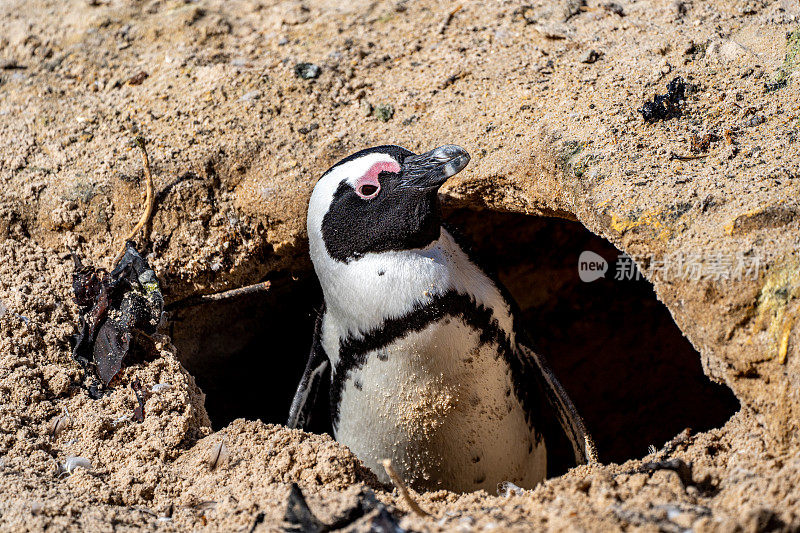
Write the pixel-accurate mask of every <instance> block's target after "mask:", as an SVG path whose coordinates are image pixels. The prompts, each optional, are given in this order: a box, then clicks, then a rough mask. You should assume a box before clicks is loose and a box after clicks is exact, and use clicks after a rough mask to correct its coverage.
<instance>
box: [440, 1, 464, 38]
mask: <svg viewBox="0 0 800 533" xmlns="http://www.w3.org/2000/svg"><path fill="white" fill-rule="evenodd" d="M463 7H464V6H463V5H459V6H456V8H455V9H452V10H450V12H449V13H448V14H447V16H446V17H445V18H444V20H443V21H442V25H441V26H440V27H439V34H440V35H444V32H445V30H446V29H447V27H448V26H449V25H450V23H451V22H453V17H454V16H455V14H456V13H458V12H459V11H461V9H462V8H463Z"/></svg>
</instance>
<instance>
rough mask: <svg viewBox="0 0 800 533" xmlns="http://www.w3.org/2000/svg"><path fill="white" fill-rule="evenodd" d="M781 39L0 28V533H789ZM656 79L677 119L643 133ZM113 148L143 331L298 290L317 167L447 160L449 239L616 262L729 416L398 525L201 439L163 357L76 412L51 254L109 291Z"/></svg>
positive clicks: (32, 24) (191, 16) (394, 29)
mask: <svg viewBox="0 0 800 533" xmlns="http://www.w3.org/2000/svg"><path fill="white" fill-rule="evenodd" d="M799 17H800V5H798V3H797V2H796V1H795V0H780V1H774V2H769V1H761V0H728V1H722V0H709V1H702V2H701V1H699V0H694V1H680V0H679V1H662V0H653V1H644V0H638V1H634V0H619V1H615V2H605V1H602V0H601V1H596V0H587V1H586V2H585V3H582V2H580V1H579V0H566V1H563V0H559V1H556V2H544V1H534V2H531V3H527V2H505V1H498V2H488V3H487V2H472V1H463V2H459V3H453V4H447V3H435V2H430V1H428V0H421V1H418V2H413V1H403V0H400V1H392V2H363V1H360V0H353V1H351V2H347V3H340V2H333V1H324V2H323V1H321V2H266V1H264V2H262V1H256V0H242V1H235V2H230V1H229V2H225V1H222V0H218V1H212V0H208V1H206V0H200V1H197V2H184V1H162V0H145V1H121V0H120V1H117V0H108V1H105V0H93V1H86V0H72V1H62V2H52V1H42V0H31V1H9V2H4V3H3V4H2V5H0V96H1V97H0V180H2V192H0V258H2V261H0V315H1V316H0V330H1V333H0V528H2V529H4V530H41V529H44V528H45V527H56V528H58V529H71V530H78V529H89V528H93V529H98V530H104V531H105V530H112V529H134V528H136V529H139V528H148V529H153V530H155V529H158V530H186V529H208V530H213V531H218V530H238V529H242V530H250V529H252V528H255V529H256V530H264V529H269V530H275V529H280V528H281V527H282V526H281V524H282V522H281V520H282V518H283V517H284V512H285V507H286V500H287V494H288V493H289V484H290V483H292V482H296V483H298V484H299V486H300V487H301V488H302V490H303V491H304V493H305V494H306V495H307V497H308V503H309V505H310V507H311V509H312V510H313V512H314V513H315V514H317V516H318V517H319V518H320V519H321V520H323V521H325V522H328V523H331V522H333V521H335V520H336V518H337V517H339V516H341V514H342V513H343V512H344V511H345V510H347V509H349V508H351V507H352V506H353V505H354V504H355V502H356V500H357V499H358V494H359V492H360V491H362V490H366V489H369V490H372V491H374V492H375V493H376V495H377V497H378V498H379V499H380V500H381V501H382V502H384V503H385V504H386V505H388V506H389V509H390V511H391V512H393V513H394V514H395V515H396V516H397V517H399V519H400V525H401V526H402V527H403V528H406V529H414V530H428V531H435V530H453V529H463V530H473V529H475V530H482V529H498V528H499V529H502V530H530V529H531V528H537V529H553V530H563V529H567V528H568V529H585V530H595V529H603V530H606V529H608V530H631V529H641V530H647V531H656V530H658V531H678V530H686V529H693V530H697V531H730V530H742V531H761V530H774V529H786V530H790V529H796V528H800V493H799V492H798V491H797V489H796V487H797V485H798V483H800V455H799V454H798V451H800V436H799V435H798V432H797V427H798V423H800V394H799V393H798V391H800V379H799V378H798V376H799V375H800V326H799V325H798V324H797V322H798V321H797V317H798V314H800V170H798V168H799V167H800V165H798V162H800V142H798V141H799V140H800V99H798V97H797V95H798V91H800V74H798V72H800V68H798V67H799V66H800V33H799V32H800V29H799V28H800V22H798V18H799ZM302 63H311V64H312V65H315V66H316V67H318V69H316V68H311V67H308V66H306V67H303V66H300V68H298V66H299V65H300V64H302ZM678 76H680V77H681V78H683V80H685V81H686V82H687V84H688V85H687V90H686V94H685V99H684V102H683V103H682V104H681V105H680V110H681V112H680V116H673V117H671V118H669V119H668V120H657V121H655V122H652V123H648V122H645V121H644V119H643V117H642V115H641V113H640V112H639V109H640V108H641V107H642V106H643V104H644V103H645V101H647V100H650V99H652V98H653V96H654V95H655V94H664V93H665V92H666V85H667V83H668V82H670V81H671V80H673V79H674V78H676V77H678ZM137 135H142V136H144V137H145V138H146V139H147V140H148V143H149V144H148V146H149V151H150V157H151V160H152V161H153V172H154V175H155V178H156V184H155V185H156V208H155V213H154V216H153V219H152V222H151V223H150V224H148V225H147V226H146V228H145V232H144V234H145V235H144V236H141V235H140V237H139V244H140V247H141V248H142V249H143V250H144V252H145V253H146V254H148V258H149V260H150V262H151V265H152V266H153V267H154V269H155V271H156V272H157V273H158V275H159V276H160V277H161V279H162V282H163V287H164V291H165V295H166V297H167V301H168V302H176V301H180V300H182V299H184V298H186V297H190V296H193V295H198V294H206V293H214V292H218V291H221V290H226V289H231V288H234V287H239V286H242V285H247V284H250V283H255V282H258V281H262V280H264V279H277V278H278V277H283V278H286V279H292V278H294V277H303V276H305V277H308V275H309V269H310V265H309V262H308V259H307V257H306V241H305V236H304V217H305V207H306V201H307V198H308V195H309V194H310V191H311V188H312V187H313V184H314V182H315V180H316V179H317V178H318V177H319V176H320V175H321V173H322V172H324V170H325V169H326V168H327V167H328V165H329V164H331V163H333V162H335V161H336V160H337V159H339V158H341V157H343V156H344V155H347V154H348V153H350V152H353V151H355V150H358V149H361V148H363V147H366V146H370V145H374V144H381V143H393V144H401V145H404V146H406V147H408V148H409V149H412V150H416V151H423V150H428V149H430V148H432V147H435V146H438V145H440V144H445V143H457V144H460V145H462V146H464V147H465V148H466V149H467V150H468V151H469V152H470V153H471V154H472V157H473V159H472V162H471V163H470V165H469V167H468V168H467V169H466V170H465V171H464V172H463V173H461V174H459V175H458V176H457V177H456V178H455V179H453V180H452V181H451V182H449V183H448V184H447V185H446V186H445V187H444V188H443V190H442V193H443V201H444V202H445V204H446V206H447V208H448V209H449V210H451V211H455V210H458V209H468V210H470V211H472V212H481V211H483V212H489V211H492V212H495V211H497V212H512V213H521V214H525V215H530V216H532V217H538V216H547V217H558V218H562V219H567V220H571V221H575V223H580V224H582V226H583V227H585V228H587V229H588V230H589V231H591V232H592V233H594V234H596V235H598V236H600V237H602V238H604V239H606V240H607V241H608V242H610V243H611V244H613V245H614V246H615V247H616V248H617V249H618V250H621V251H623V252H625V253H627V254H630V255H631V256H633V257H634V258H635V259H636V262H637V265H638V268H639V270H640V271H641V272H642V273H643V274H644V276H645V277H646V278H647V279H648V280H649V281H650V282H651V283H652V285H653V287H654V290H655V293H656V295H657V297H658V299H659V300H660V301H661V302H663V305H665V306H666V308H667V309H668V310H669V313H670V314H671V317H672V318H673V319H674V322H675V323H676V324H677V326H678V327H679V328H680V330H681V331H682V332H683V334H684V335H685V336H686V337H687V338H688V340H689V341H690V342H691V344H692V345H693V347H694V349H696V351H697V352H698V353H699V358H700V361H701V363H702V368H703V371H704V372H705V374H706V375H707V376H708V378H709V379H711V380H713V381H714V382H716V383H719V384H721V385H724V386H725V387H728V388H729V389H730V390H731V391H733V393H734V394H735V396H736V398H737V399H738V402H739V404H740V405H741V409H740V410H739V412H738V413H737V414H735V415H734V416H733V417H732V418H730V419H729V420H728V421H727V422H726V423H724V424H723V425H721V427H718V428H716V429H710V430H708V431H704V432H699V433H697V432H695V433H692V434H691V435H689V436H687V435H685V434H681V435H679V436H678V438H676V439H674V440H673V441H671V444H668V445H667V446H666V447H664V448H661V446H662V445H663V444H664V443H663V442H652V443H651V444H653V445H654V446H655V448H654V449H652V450H650V452H649V453H648V452H647V451H646V450H641V452H640V453H639V454H638V455H636V456H630V455H626V457H627V458H628V459H629V460H627V461H624V462H623V461H620V464H615V463H604V464H601V465H593V466H585V467H580V468H577V469H574V470H572V471H570V472H568V473H567V474H565V475H564V476H561V477H557V478H553V479H550V480H548V481H547V482H545V483H543V484H541V485H540V486H538V487H536V488H535V489H534V490H531V491H521V492H519V493H513V494H511V493H509V491H501V493H500V494H486V493H474V494H453V493H450V492H447V491H437V492H431V493H424V494H418V495H417V499H418V501H419V503H420V505H422V507H423V508H424V509H426V510H427V511H428V512H429V513H430V516H427V517H422V516H417V515H415V514H414V513H412V512H410V510H409V508H408V506H407V504H406V502H405V501H403V500H402V499H400V498H399V496H398V494H397V492H396V491H393V490H392V489H391V487H381V486H379V485H377V483H376V482H375V480H374V478H373V477H372V475H371V474H370V473H369V472H368V471H366V470H365V469H364V468H363V466H361V465H360V463H359V462H358V460H357V459H355V458H354V457H353V456H352V454H350V452H349V451H348V450H347V449H345V448H344V447H342V446H340V445H338V444H337V443H335V442H333V441H332V440H331V439H330V438H329V437H328V436H325V435H314V434H308V433H302V432H298V431H290V430H287V429H286V428H283V427H281V426H279V425H274V424H266V423H263V422H260V421H257V420H254V419H253V418H252V417H250V419H248V420H244V419H238V420H235V421H233V422H231V423H229V424H227V425H225V426H224V427H222V428H221V429H219V430H218V431H214V429H212V423H214V420H213V419H210V418H209V416H208V414H207V413H208V411H207V409H206V405H205V402H206V401H207V398H206V397H205V395H204V393H203V392H202V391H201V390H200V388H199V387H198V386H197V383H196V381H195V378H194V377H193V375H192V374H191V373H190V372H189V371H187V370H186V368H189V367H191V366H192V361H191V360H190V359H189V358H187V357H186V356H182V354H181V350H180V349H179V348H176V347H175V346H173V344H172V339H171V338H170V337H169V336H167V333H169V329H168V328H166V329H165V331H164V332H163V333H164V335H162V336H159V337H158V338H157V339H156V340H157V343H158V349H159V353H160V357H158V358H156V359H155V360H153V361H150V362H143V363H139V364H136V365H132V366H130V367H128V368H126V369H125V370H124V372H123V375H122V376H121V379H120V383H119V384H118V385H117V386H116V387H115V388H114V390H113V391H112V392H111V393H110V394H108V395H106V396H104V397H103V398H101V399H99V400H91V399H90V398H89V397H88V394H87V391H86V386H87V385H88V383H90V381H91V380H90V378H89V377H87V376H85V375H84V374H83V372H82V371H81V369H80V367H79V366H78V365H77V364H76V363H74V362H73V361H72V360H71V358H70V348H69V343H68V337H69V335H70V334H72V333H74V332H75V330H76V320H77V308H76V306H75V304H74V303H73V302H72V299H71V292H70V287H69V283H70V273H71V268H72V264H71V261H70V259H69V255H68V254H67V253H66V250H67V247H68V246H69V247H72V248H73V249H75V250H77V251H78V253H80V254H81V255H82V256H83V257H86V258H89V259H90V260H92V261H94V262H95V263H97V264H101V265H104V266H107V267H109V266H111V264H110V263H111V258H112V257H113V256H114V255H115V254H116V252H117V250H118V249H119V247H120V245H121V242H120V241H121V239H122V238H123V236H124V235H126V234H127V233H128V231H129V230H130V228H131V227H132V226H133V225H134V223H135V222H136V220H137V219H138V217H139V214H140V212H141V204H142V190H143V169H142V165H141V161H140V159H139V156H138V153H137V152H136V150H135V148H133V147H132V144H131V141H132V139H133V138H134V137H136V136H137ZM493 238H494V239H507V240H512V239H514V238H515V235H514V234H513V233H512V232H503V233H498V234H496V235H493ZM530 263H531V265H533V266H534V267H535V264H536V260H535V257H534V258H532V259H531V260H530ZM687 264H691V265H693V266H692V267H691V268H688V267H687ZM665 265H669V268H666V266H665ZM737 268H738V269H739V270H737ZM612 269H613V265H612ZM570 275H573V276H575V275H577V274H576V273H575V272H572V273H571V274H570ZM283 278H282V279H283ZM315 304H316V302H314V301H310V299H309V301H308V302H307V306H308V309H309V312H310V310H311V309H312V308H313V306H314V305H315ZM617 327H619V328H620V329H622V328H626V327H631V326H630V325H629V324H622V323H620V324H618V325H617ZM642 336H643V337H644V338H643V339H641V342H643V343H645V344H646V345H651V346H652V347H653V350H654V351H657V350H658V349H659V345H660V339H659V337H658V336H652V337H647V336H646V334H643V335H642ZM296 341H297V343H299V344H302V345H303V346H305V345H307V342H308V340H307V339H306V338H302V337H298V338H297V339H296ZM264 350H265V351H266V352H267V353H270V352H269V346H265V347H264ZM304 350H305V348H302V349H301V350H300V351H301V352H302V351H304ZM275 352H279V350H277V349H276V350H275ZM278 355H280V354H278ZM272 356H273V357H277V355H275V354H273V355H272ZM552 357H553V355H552V354H551V358H552ZM587 357H591V355H587ZM281 364H282V363H281ZM276 365H278V364H277V363H276ZM556 366H558V365H557V364H556ZM276 368H280V366H279V365H278V366H276ZM135 379H139V380H140V382H141V383H143V384H144V386H145V389H146V390H147V391H149V392H148V393H147V398H146V403H145V413H146V416H145V419H144V422H142V423H137V422H135V421H134V420H133V419H132V417H131V413H132V410H133V408H134V405H135V401H136V400H135V396H134V393H133V391H132V390H131V388H130V383H132V382H133V380H135ZM270 380H272V381H274V382H276V383H277V382H278V381H286V379H285V378H282V377H281V376H280V373H279V372H274V371H273V372H271V373H265V375H264V383H265V384H266V385H270V383H271V381H270ZM621 387H625V383H620V384H619V387H618V388H621ZM265 388H269V387H265ZM681 394H682V383H681V382H680V381H677V382H675V383H674V395H675V396H676V397H679V396H680V395H681ZM695 409H697V410H702V409H703V405H696V406H695ZM242 416H246V413H243V414H242ZM608 417H609V419H611V418H613V417H614V413H608ZM278 420H279V418H276V419H275V420H271V421H273V422H276V421H278ZM640 422H641V423H642V424H644V423H646V422H647V421H645V420H641V421H640ZM213 427H214V428H218V427H220V425H213ZM637 428H638V425H637V421H633V423H631V424H630V426H629V427H628V428H627V431H629V432H630V433H631V435H632V436H633V434H635V433H636V432H637ZM624 437H625V435H624V434H623V435H622V437H620V438H621V440H624ZM222 445H224V446H225V450H224V452H225V453H220V450H221V446H222ZM76 456H80V457H83V458H85V459H87V460H88V461H89V463H90V467H89V468H75V469H73V468H72V466H73V465H74V464H75V460H74V459H73V460H69V459H68V458H70V457H76ZM214 456H220V457H223V460H221V461H214V460H211V459H210V457H214ZM601 459H602V458H601ZM65 470H66V471H65ZM375 514H376V512H375V511H373V512H372V513H371V514H369V515H368V516H366V517H364V518H361V519H359V520H358V521H356V522H355V523H354V524H352V525H351V526H350V527H351V528H354V529H358V530H361V529H367V528H368V527H369V525H370V524H371V523H372V521H373V520H375Z"/></svg>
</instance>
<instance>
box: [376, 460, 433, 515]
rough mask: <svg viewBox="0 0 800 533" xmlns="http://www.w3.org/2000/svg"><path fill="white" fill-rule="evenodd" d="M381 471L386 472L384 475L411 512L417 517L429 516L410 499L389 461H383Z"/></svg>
mask: <svg viewBox="0 0 800 533" xmlns="http://www.w3.org/2000/svg"><path fill="white" fill-rule="evenodd" d="M383 469H384V470H386V474H387V475H388V476H389V479H391V480H392V483H394V486H395V487H397V491H398V492H399V493H400V496H402V497H403V499H404V500H405V501H406V503H407V504H408V506H409V507H410V508H411V510H412V511H414V513H416V514H417V515H419V516H430V513H428V512H426V511H425V510H423V509H422V507H420V506H419V504H418V503H417V502H416V501H414V499H413V498H412V497H411V493H409V492H408V488H407V487H406V484H405V483H403V480H402V479H400V476H399V475H398V474H397V471H396V470H395V469H394V467H393V466H392V460H391V459H384V460H383Z"/></svg>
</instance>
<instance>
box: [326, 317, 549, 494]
mask: <svg viewBox="0 0 800 533" xmlns="http://www.w3.org/2000/svg"><path fill="white" fill-rule="evenodd" d="M361 361H362V362H363V364H361V365H357V366H356V367H354V368H352V369H350V370H349V371H348V372H347V373H346V376H336V377H335V379H343V380H344V383H343V385H342V393H341V399H340V403H339V406H338V413H339V416H338V424H337V427H336V439H337V440H338V441H340V442H342V443H344V444H346V445H347V446H348V447H349V448H350V449H351V450H352V451H353V452H354V453H355V454H356V455H357V456H358V457H359V458H360V459H361V460H362V461H364V463H365V464H366V465H367V466H368V467H369V468H370V469H372V470H373V471H374V472H375V473H376V474H377V475H378V477H379V478H381V479H382V480H383V481H385V482H388V477H387V476H386V475H385V472H384V470H383V467H382V464H381V461H382V460H384V459H391V460H392V462H393V464H394V467H395V469H396V470H398V472H399V473H400V474H401V476H403V478H404V479H405V480H406V481H408V482H409V483H411V484H412V485H414V486H415V487H418V488H429V489H435V488H447V489H450V490H458V491H472V490H478V489H486V490H489V491H491V492H492V493H493V492H494V491H495V490H496V487H497V484H498V483H500V482H502V481H512V482H514V483H517V484H519V485H522V486H527V487H533V486H534V485H535V484H536V483H538V482H539V481H541V480H542V479H544V477H545V472H546V459H545V449H544V443H543V442H536V440H534V433H533V430H532V428H531V427H530V425H529V424H528V422H527V420H526V416H525V412H524V409H523V407H522V405H521V404H520V402H519V401H518V399H517V397H516V394H515V393H514V392H513V376H512V375H511V371H510V369H509V368H508V365H507V364H506V362H505V359H504V358H503V355H502V354H501V353H499V347H498V346H497V345H496V344H494V343H483V342H481V334H480V331H477V330H475V329H473V328H472V327H470V326H469V325H467V324H466V323H464V322H463V321H462V320H460V319H457V318H451V317H445V318H442V319H440V320H438V321H436V322H433V323H431V324H428V325H427V326H426V327H425V328H424V329H422V330H420V331H413V332H409V333H407V334H406V335H405V336H402V337H400V338H398V339H397V340H395V341H394V342H392V343H391V344H389V345H387V346H385V347H383V348H380V349H378V350H374V351H372V352H368V353H366V354H364V357H362V358H361Z"/></svg>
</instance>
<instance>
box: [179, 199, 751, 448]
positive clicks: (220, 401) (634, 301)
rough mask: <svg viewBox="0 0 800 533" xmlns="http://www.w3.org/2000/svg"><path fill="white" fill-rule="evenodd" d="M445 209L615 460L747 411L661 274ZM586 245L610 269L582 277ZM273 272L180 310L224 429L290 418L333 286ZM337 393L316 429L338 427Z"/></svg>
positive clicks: (555, 229) (501, 219) (513, 224)
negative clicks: (681, 317)
mask: <svg viewBox="0 0 800 533" xmlns="http://www.w3.org/2000/svg"><path fill="white" fill-rule="evenodd" d="M446 218H447V220H448V222H449V223H450V224H451V225H453V227H455V228H457V229H458V230H459V231H460V233H461V234H462V236H463V237H464V238H465V240H466V241H468V242H470V243H471V246H472V249H473V252H474V253H475V254H476V255H477V256H478V257H480V258H481V260H482V262H483V264H484V265H486V266H487V267H488V268H489V269H491V270H493V271H494V272H495V273H496V275H497V276H498V277H499V279H500V280H501V282H502V283H503V284H504V285H505V286H506V287H507V288H508V290H509V291H510V293H511V294H512V296H513V297H514V298H515V299H516V301H517V303H518V304H519V306H520V308H521V311H522V315H523V317H522V318H523V324H524V325H525V327H526V329H527V331H528V333H529V335H530V336H531V337H532V338H533V339H534V342H535V343H536V347H537V349H538V350H539V351H540V352H542V353H543V354H545V355H546V356H547V358H548V359H549V361H550V363H551V365H552V366H553V368H554V370H555V371H556V373H557V375H558V376H559V378H560V379H561V381H562V383H563V384H564V385H565V387H566V388H567V390H568V392H569V394H570V396H571V397H572V399H573V401H574V402H575V404H576V405H577V407H578V410H579V411H580V412H581V413H582V415H583V416H584V418H585V420H586V423H587V425H588V427H589V429H590V431H591V432H592V434H593V436H594V438H595V440H596V442H597V445H598V451H599V454H600V458H601V460H602V461H603V462H622V461H625V460H628V459H633V458H640V457H642V456H644V455H646V454H647V452H648V448H649V447H650V446H651V445H653V446H660V445H661V444H663V443H664V442H665V441H667V440H669V439H670V438H672V437H674V436H675V435H676V434H678V433H679V432H681V431H682V430H684V429H685V428H691V429H692V430H693V431H705V430H709V429H712V428H716V427H721V426H722V425H723V424H724V423H725V422H726V421H727V420H728V419H729V418H730V417H731V416H732V415H733V414H734V413H735V412H736V411H738V409H739V402H738V401H737V399H736V397H735V396H734V394H733V392H732V391H731V390H730V389H728V388H727V387H725V386H723V385H720V384H717V383H713V382H711V381H710V380H709V379H708V377H707V376H705V375H704V373H703V370H702V367H701V363H700V355H699V353H698V352H697V351H696V350H695V349H694V347H693V346H692V345H691V343H690V342H689V341H688V340H687V339H686V338H685V337H684V336H683V334H682V333H681V331H680V329H679V328H678V326H677V325H676V324H675V322H674V321H673V319H672V317H671V316H670V313H669V311H668V310H667V308H666V307H665V306H664V305H663V304H662V303H661V302H660V301H659V300H658V299H657V297H656V295H655V292H654V290H653V287H652V285H651V284H650V283H649V282H648V281H646V280H645V279H644V278H641V279H638V280H637V279H624V280H618V279H615V277H616V269H615V265H616V263H617V260H618V258H619V256H620V254H621V252H620V251H619V250H618V249H616V248H615V247H614V246H613V245H611V244H610V243H609V242H608V241H606V240H604V239H602V238H600V237H598V236H596V235H595V234H593V233H591V232H590V231H589V230H587V229H586V228H585V227H584V226H583V225H581V224H580V223H578V222H572V221H567V220H563V219H557V218H542V217H535V216H528V215H522V214H513V213H503V212H498V211H493V210H481V211H476V210H470V209H459V210H454V211H451V212H449V213H447V215H446ZM585 250H589V251H593V252H595V253H597V254H599V255H600V256H602V257H603V258H605V260H606V261H607V262H608V264H609V270H608V272H607V273H606V276H605V277H603V278H600V279H598V280H595V281H592V282H584V281H581V279H580V277H579V272H578V257H579V256H580V254H581V252H583V251H585ZM269 279H270V281H271V289H270V290H269V291H268V292H265V293H259V294H252V295H247V296H242V297H239V298H237V299H232V300H225V301H223V302H215V303H207V304H203V305H201V306H194V307H190V308H186V309H181V310H178V311H175V312H173V313H172V315H171V318H170V331H171V335H172V338H173V342H174V344H175V345H176V346H177V347H178V353H179V354H180V358H181V361H182V363H183V364H184V365H185V366H186V367H187V369H188V370H189V371H190V372H191V373H192V374H193V375H194V376H195V378H196V380H197V383H198V385H199V386H200V387H201V388H202V390H203V391H204V392H205V393H206V395H207V398H206V408H207V411H208V414H209V416H210V418H211V421H212V424H213V426H214V429H220V428H222V427H224V426H225V425H227V424H228V423H229V422H230V421H232V420H234V419H236V418H247V419H261V420H263V421H264V422H267V423H284V422H285V420H286V415H287V413H288V410H289V404H290V402H291V399H292V396H293V394H294V390H295V387H296V385H297V383H298V381H299V379H300V376H301V374H302V371H303V367H304V365H305V362H306V357H307V354H308V350H309V347H310V342H311V335H312V329H313V322H314V318H315V314H316V312H317V309H319V307H320V304H321V298H322V297H321V292H320V289H319V285H318V283H317V281H316V278H315V276H314V274H313V271H311V270H310V268H309V269H308V270H302V271H294V272H275V273H273V274H271V275H270V276H269ZM253 281H254V282H255V281H260V280H253ZM326 402H327V398H321V402H320V406H319V408H318V409H317V412H316V415H315V421H314V423H313V424H312V427H311V428H310V429H311V430H312V431H315V432H324V431H329V430H330V427H329V423H328V422H327V416H326V414H327V411H326V406H325V405H323V404H325V403H326Z"/></svg>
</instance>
